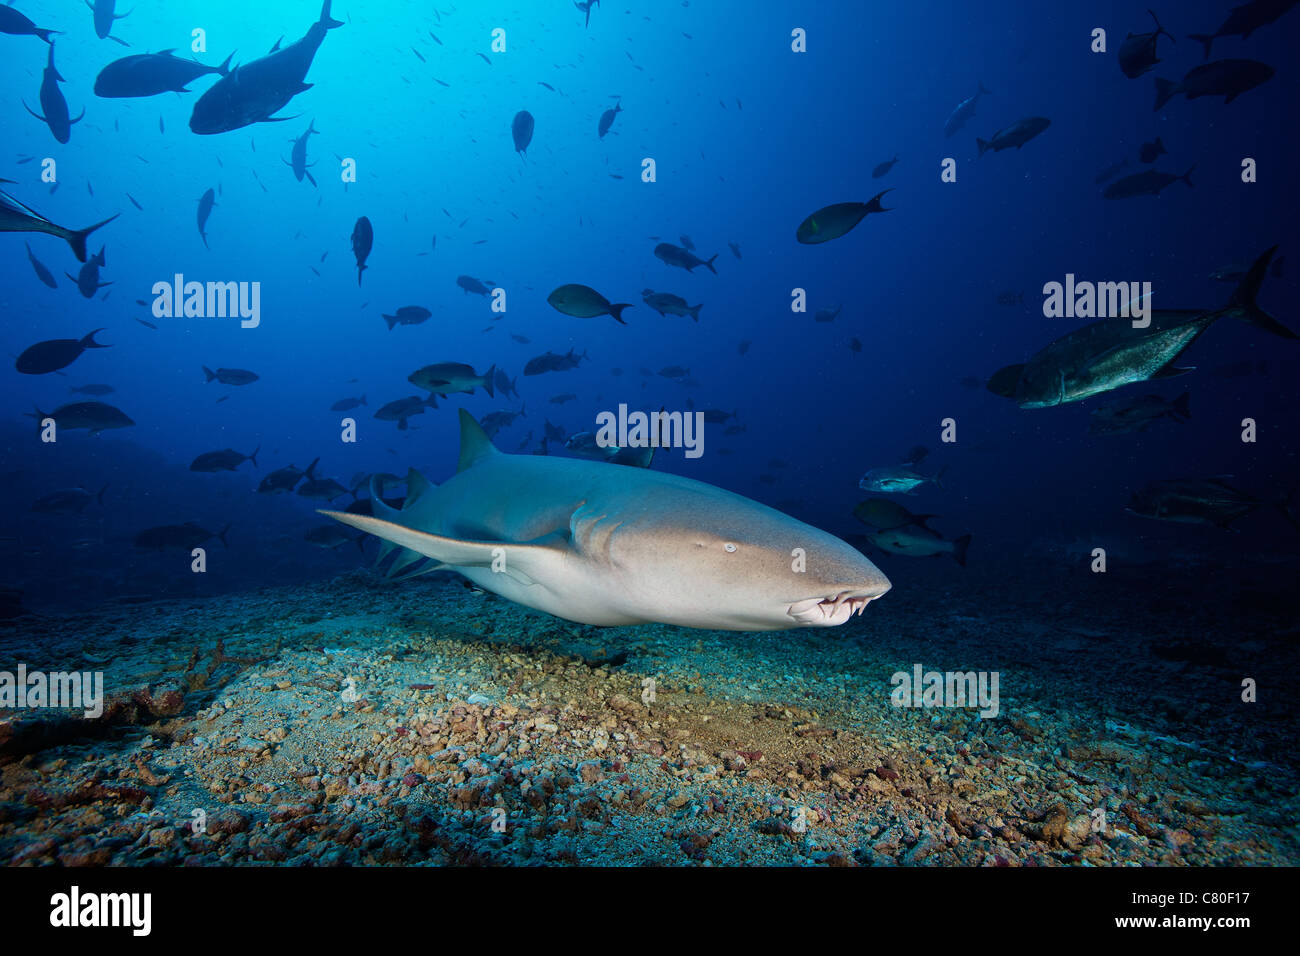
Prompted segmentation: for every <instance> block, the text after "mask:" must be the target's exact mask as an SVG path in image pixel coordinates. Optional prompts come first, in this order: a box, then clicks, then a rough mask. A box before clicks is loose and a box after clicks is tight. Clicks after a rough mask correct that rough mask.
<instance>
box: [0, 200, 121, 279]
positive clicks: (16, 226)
mask: <svg viewBox="0 0 1300 956" xmlns="http://www.w3.org/2000/svg"><path fill="white" fill-rule="evenodd" d="M12 182H13V180H12V179H0V183H12ZM117 215H121V214H120V213H118V214H117ZM117 215H113V216H109V217H108V218H107V219H105V220H104V221H103V222H97V223H95V224H94V225H93V226H87V227H86V228H85V229H67V228H65V227H63V226H57V225H55V224H54V223H52V222H50V221H49V220H48V219H46V218H45V217H44V216H42V215H41V214H40V213H38V212H36V211H35V210H33V209H31V208H29V207H27V206H25V205H23V204H22V203H20V202H19V201H18V200H17V199H15V198H14V197H13V196H11V195H9V194H8V193H7V192H5V191H4V190H3V189H0V232H43V233H45V234H46V235H49V236H57V237H58V238H60V239H63V240H65V241H66V242H67V243H68V245H69V246H71V247H72V252H73V255H75V256H76V257H77V259H78V261H80V262H85V261H86V237H87V236H89V235H90V234H91V233H92V232H94V231H95V230H96V229H98V228H100V227H101V226H106V225H108V224H109V223H110V222H112V221H113V220H114V219H116V218H117ZM37 275H40V270H39V269H37ZM50 278H51V279H52V278H53V276H51V277H50ZM41 281H42V282H45V284H46V285H49V284H50V283H49V282H46V281H45V278H44V277H42V278H41Z"/></svg>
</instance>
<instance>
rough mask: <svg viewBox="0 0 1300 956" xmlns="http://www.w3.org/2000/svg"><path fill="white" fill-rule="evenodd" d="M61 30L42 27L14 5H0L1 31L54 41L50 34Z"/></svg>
mask: <svg viewBox="0 0 1300 956" xmlns="http://www.w3.org/2000/svg"><path fill="white" fill-rule="evenodd" d="M59 32H60V31H58V30H45V29H42V28H41V27H38V26H37V25H36V24H35V23H33V22H32V21H31V20H29V19H27V17H26V16H24V15H23V14H21V13H19V12H18V11H17V10H15V9H14V8H13V7H9V6H4V5H0V33H7V34H9V35H10V36H13V37H25V36H33V37H40V38H41V39H42V40H44V41H45V42H46V43H53V42H54V41H53V40H51V39H50V34H51V33H59Z"/></svg>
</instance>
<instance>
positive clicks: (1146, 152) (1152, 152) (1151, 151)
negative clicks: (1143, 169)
mask: <svg viewBox="0 0 1300 956" xmlns="http://www.w3.org/2000/svg"><path fill="white" fill-rule="evenodd" d="M1168 152H1169V150H1167V149H1165V144H1164V143H1163V142H1161V140H1160V137H1159V136H1157V137H1156V141H1155V142H1154V143H1143V144H1142V148H1141V149H1140V150H1139V151H1138V158H1139V159H1141V160H1142V162H1144V163H1154V162H1155V161H1156V157H1158V156H1165V155H1167V154H1168Z"/></svg>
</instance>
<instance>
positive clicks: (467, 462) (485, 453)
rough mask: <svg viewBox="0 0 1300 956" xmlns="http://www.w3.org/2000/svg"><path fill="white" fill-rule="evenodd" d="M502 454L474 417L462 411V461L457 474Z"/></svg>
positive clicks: (457, 467)
mask: <svg viewBox="0 0 1300 956" xmlns="http://www.w3.org/2000/svg"><path fill="white" fill-rule="evenodd" d="M499 454H501V452H500V451H498V450H497V447H496V446H495V445H493V444H492V439H490V438H488V436H487V432H485V431H484V430H483V426H482V425H480V424H479V423H478V422H476V421H475V420H474V416H473V415H471V414H470V413H469V412H467V411H465V409H463V408H462V409H461V410H460V461H459V462H458V463H457V465H456V473H457V474H460V473H461V472H462V471H464V470H465V469H467V468H472V467H473V466H474V465H476V464H478V463H479V462H480V461H482V460H483V459H485V458H491V457H492V456H493V455H499Z"/></svg>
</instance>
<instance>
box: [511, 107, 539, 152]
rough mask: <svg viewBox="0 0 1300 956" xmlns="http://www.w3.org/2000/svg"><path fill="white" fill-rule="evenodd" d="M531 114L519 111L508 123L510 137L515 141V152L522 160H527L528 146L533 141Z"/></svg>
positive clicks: (526, 111)
mask: <svg viewBox="0 0 1300 956" xmlns="http://www.w3.org/2000/svg"><path fill="white" fill-rule="evenodd" d="M534 125H535V123H534V121H533V114H532V113H530V112H528V110H520V111H519V112H518V113H516V114H515V118H514V119H513V120H512V121H511V123H510V136H511V137H512V138H513V139H514V141H515V152H516V153H518V154H519V155H520V156H522V157H523V158H524V159H527V158H528V144H529V143H531V142H532V141H533V127H534Z"/></svg>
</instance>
